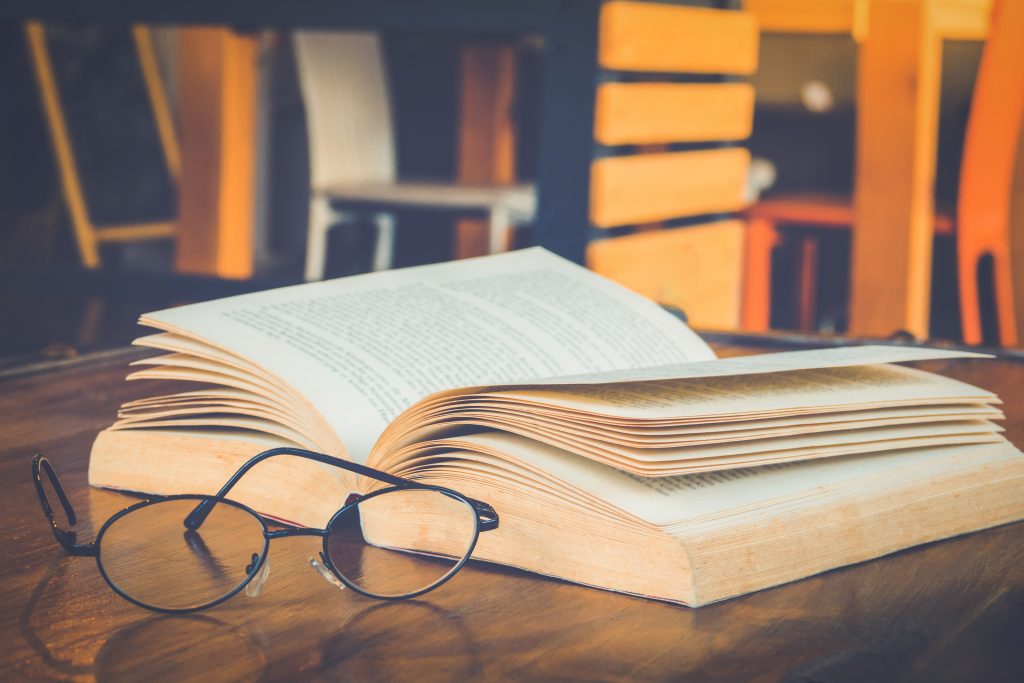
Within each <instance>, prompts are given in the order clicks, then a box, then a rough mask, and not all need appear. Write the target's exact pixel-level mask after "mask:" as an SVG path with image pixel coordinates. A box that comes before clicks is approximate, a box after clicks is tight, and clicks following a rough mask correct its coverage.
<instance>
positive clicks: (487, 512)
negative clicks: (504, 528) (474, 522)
mask: <svg viewBox="0 0 1024 683" xmlns="http://www.w3.org/2000/svg"><path fill="white" fill-rule="evenodd" d="M473 508H474V509H475V510H476V515H477V519H479V520H480V531H490V530H491V529H497V528H498V513H497V512H495V511H494V508H493V507H491V506H490V505H488V504H487V503H484V502H483V501H479V500H474V501H473Z"/></svg>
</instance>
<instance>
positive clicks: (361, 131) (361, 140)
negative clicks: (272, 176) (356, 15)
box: [293, 31, 395, 191]
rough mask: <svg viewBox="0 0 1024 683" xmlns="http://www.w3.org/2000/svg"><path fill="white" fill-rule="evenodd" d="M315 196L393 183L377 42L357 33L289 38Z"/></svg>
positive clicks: (384, 76) (385, 87) (307, 33)
mask: <svg viewBox="0 0 1024 683" xmlns="http://www.w3.org/2000/svg"><path fill="white" fill-rule="evenodd" d="M293 39H294V43H295V56H296V62H297V64H298V71H299V82H300V85H301V88H302V97H303V100H304V101H305V106H306V123H307V128H308V134H309V157H310V185H311V189H312V190H314V191H317V190H322V189H325V188H328V187H330V186H337V185H348V184H353V183H367V182H368V183H391V182H394V180H395V142H394V131H393V127H392V118H391V102H390V98H389V97H388V81H387V72H386V70H385V65H384V55H383V51H382V49H381V41H380V37H379V36H378V35H377V34H376V33H370V32H356V31H296V32H295V33H294V35H293Z"/></svg>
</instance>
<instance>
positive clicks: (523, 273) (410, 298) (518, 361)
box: [142, 248, 714, 462]
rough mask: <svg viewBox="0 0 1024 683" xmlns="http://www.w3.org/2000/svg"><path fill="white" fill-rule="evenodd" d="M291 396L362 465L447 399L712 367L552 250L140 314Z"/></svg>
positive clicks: (637, 306) (649, 307) (661, 315)
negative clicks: (403, 420)
mask: <svg viewBox="0 0 1024 683" xmlns="http://www.w3.org/2000/svg"><path fill="white" fill-rule="evenodd" d="M142 322H143V323H144V324H147V325H151V326H153V327H157V328H159V329H163V330H167V331H170V332H174V333H177V334H183V335H186V336H192V337H195V338H198V339H199V340H200V341H202V342H204V343H206V344H209V345H212V346H214V347H217V348H221V349H225V350H228V351H230V352H232V353H235V354H238V355H239V356H242V357H243V358H245V359H247V360H248V361H250V362H252V363H254V364H256V365H258V366H260V367H263V368H265V369H266V370H267V371H269V372H271V373H273V374H274V375H276V376H278V377H280V378H281V379H282V380H284V381H285V382H287V383H288V384H290V385H291V386H292V387H294V388H295V389H296V390H297V391H298V392H299V393H300V394H302V395H303V396H304V397H305V398H306V399H307V400H309V401H310V402H311V403H312V404H313V405H315V406H316V407H317V408H318V410H320V411H321V412H322V414H323V416H324V418H325V419H326V420H327V421H328V423H329V424H330V425H331V427H332V428H333V429H334V430H335V431H336V432H337V434H338V436H339V437H340V438H341V440H342V441H343V442H345V444H346V447H347V448H348V451H349V456H350V457H352V458H353V459H354V460H356V461H359V462H363V461H365V458H366V457H367V455H368V454H369V451H370V448H371V447H372V445H373V443H374V442H375V441H376V439H377V437H378V436H379V435H380V433H381V432H382V431H383V430H384V428H385V427H386V426H387V424H388V423H389V422H390V421H391V420H392V419H394V418H395V417H396V416H397V415H398V414H399V413H400V412H401V411H402V410H404V409H405V408H406V407H408V406H409V405H411V404H412V403H413V402H415V401H416V400H418V399H420V398H422V397H424V396H426V395H428V394H430V393H432V392H435V391H439V390H442V389H450V388H455V387H461V386H472V385H490V384H512V383H522V382H526V381H534V380H535V379H537V378H546V377H555V376H561V375H578V374H587V373H594V372H599V371H606V370H612V371H614V370H626V369H629V368H641V367H648V366H661V365H673V366H674V365H679V364H684V363H687V362H690V361H701V360H709V359H711V358H713V357H714V354H713V353H712V352H711V350H710V348H709V347H708V346H707V345H706V344H705V343H704V342H703V341H701V340H700V338H699V337H697V336H696V335H695V334H694V333H693V332H692V331H691V330H690V329H689V328H688V327H687V326H686V325H685V324H683V323H682V322H681V321H680V320H678V319H677V318H676V317H675V316H673V315H671V314H670V313H668V312H666V311H664V310H663V309H661V308H660V307H658V306H657V305H655V304H654V303H652V302H650V301H648V300H647V299H644V298H642V297H640V296H639V295H636V294H634V293H632V292H630V291H628V290H626V289H624V288H622V287H620V286H618V285H616V284H614V283H612V282H610V281H608V280H605V279H604V278H601V277H599V276H597V275H594V274H593V273H591V272H589V271H587V270H586V269H584V268H582V267H580V266H577V265H575V264H572V263H570V262H568V261H566V260H564V259H562V258H560V257H557V256H555V255H553V254H551V253H549V252H547V251H545V250H543V249H539V248H537V249H528V250H523V251H518V252H512V253H508V254H502V255H499V256H491V257H484V258H480V259H470V260H466V261H456V262H451V263H444V264H438V265H431V266H422V267H418V268H408V269H404V270H396V271H388V272H383V273H373V274H369V275H362V276H358V277H350V278H342V279H338V280H331V281H326V282H317V283H310V284H306V285H298V286H295V287H287V288H283V289H277V290H272V291H267V292H259V293H255V294H247V295H243V296H238V297H232V298H228V299H221V300H218V301H211V302H207V303H201V304H193V305H190V306H182V307H180V308H173V309H168V310H165V311H159V312H157V313H151V314H148V315H145V316H143V318H142Z"/></svg>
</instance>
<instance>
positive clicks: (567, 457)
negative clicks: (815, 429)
mask: <svg viewBox="0 0 1024 683" xmlns="http://www.w3.org/2000/svg"><path fill="white" fill-rule="evenodd" d="M449 441H451V442H452V443H453V446H455V447H456V448H458V447H462V448H466V447H469V448H474V449H476V448H479V449H480V450H481V451H482V452H485V453H491V454H494V455H496V456H497V457H499V458H501V459H509V460H512V461H513V462H517V463H520V464H522V465H524V466H526V467H527V468H528V469H531V470H534V471H536V472H538V473H539V474H546V475H548V476H551V477H554V478H555V479H557V480H561V481H563V482H565V483H566V484H568V485H570V486H573V487H576V488H578V489H580V490H582V491H585V492H587V493H589V494H591V495H593V496H595V497H597V498H599V499H601V500H603V501H606V502H608V503H610V504H612V505H614V506H615V507H617V508H619V509H621V510H623V511H624V512H626V513H629V514H631V515H633V516H635V517H638V518H640V519H643V520H645V521H647V522H650V523H652V524H656V525H658V526H672V525H676V524H680V523H686V522H688V521H692V520H695V519H697V518H700V517H705V516H708V515H715V514H721V513H723V512H726V511H729V510H737V509H740V508H745V507H748V506H750V505H754V504H758V503H764V502H767V501H772V500H775V501H777V500H780V499H783V498H789V497H792V496H796V495H799V494H802V493H807V492H815V491H818V492H820V491H822V490H823V489H825V488H827V487H831V486H835V485H837V484H842V483H844V482H851V481H856V480H861V479H863V478H865V477H884V476H890V477H891V476H894V475H895V474H896V473H897V472H898V471H900V470H902V469H905V468H908V467H915V466H926V467H934V469H935V470H936V471H938V470H940V469H941V463H942V462H943V461H945V460H950V459H952V460H956V459H963V458H992V459H1002V458H1007V457H1022V456H1021V453H1020V451H1018V450H1017V449H1015V448H1014V447H1013V446H1011V445H1010V444H1009V443H1007V442H1006V441H1000V442H998V443H994V444H971V445H963V446H942V447H933V448H919V449H910V450H901V451H889V452H884V453H871V454H866V455H854V456H848V457H844V458H841V459H837V460H828V461H820V460H819V461H811V462H803V463H786V464H779V465H768V466H762V467H751V468H745V469H735V470H727V471H721V472H710V473H706V474H688V475H678V476H674V477H662V478H656V479H652V478H647V477H641V476H637V475H632V474H627V473H625V472H621V471H619V470H616V469H614V468H612V467H609V466H607V465H602V464H600V463H596V462H594V461H592V460H587V459H586V458H580V457H578V456H576V455H573V454H572V453H568V452H566V451H564V450H561V449H559V448H555V447H554V446H549V445H545V444H540V443H537V442H535V441H532V440H530V439H527V438H524V437H521V436H516V435H513V434H507V433H501V432H482V433H479V434H467V435H465V436H460V437H458V438H457V439H450V440H449ZM435 443H444V442H443V441H442V442H435Z"/></svg>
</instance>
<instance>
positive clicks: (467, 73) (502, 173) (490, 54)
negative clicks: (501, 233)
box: [455, 44, 516, 258]
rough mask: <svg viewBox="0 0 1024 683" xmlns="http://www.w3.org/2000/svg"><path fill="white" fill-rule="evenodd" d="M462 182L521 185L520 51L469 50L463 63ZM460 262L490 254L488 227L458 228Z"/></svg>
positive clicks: (466, 224)
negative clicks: (518, 120) (517, 105)
mask: <svg viewBox="0 0 1024 683" xmlns="http://www.w3.org/2000/svg"><path fill="white" fill-rule="evenodd" d="M460 73H461V96H460V98H459V114H460V116H459V149H458V159H459V168H458V178H459V182H461V183H465V184H469V185H494V184H512V183H514V182H515V180H516V150H515V126H514V120H513V111H512V109H513V106H514V104H515V91H516V51H515V48H514V47H512V46H509V45H500V44H486V45H469V46H466V47H464V48H462V53H461V58H460ZM455 231H456V233H455V234H456V237H455V256H456V258H468V257H471V256H481V255H483V254H486V253H488V251H489V250H490V249H489V233H488V226H487V223H486V222H485V221H482V220H472V219H463V220H460V221H458V223H457V224H456V228H455Z"/></svg>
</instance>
